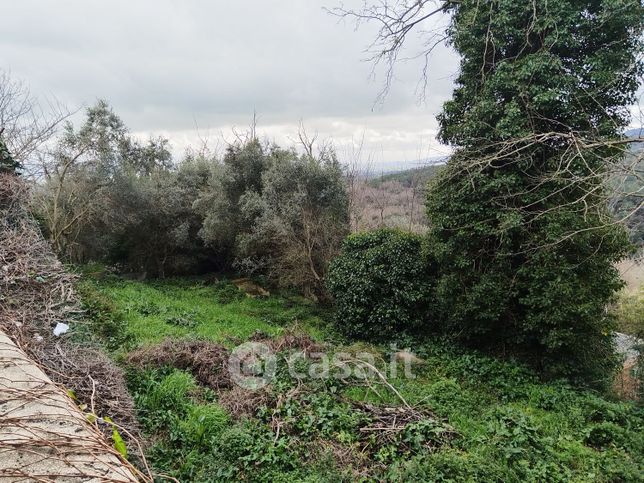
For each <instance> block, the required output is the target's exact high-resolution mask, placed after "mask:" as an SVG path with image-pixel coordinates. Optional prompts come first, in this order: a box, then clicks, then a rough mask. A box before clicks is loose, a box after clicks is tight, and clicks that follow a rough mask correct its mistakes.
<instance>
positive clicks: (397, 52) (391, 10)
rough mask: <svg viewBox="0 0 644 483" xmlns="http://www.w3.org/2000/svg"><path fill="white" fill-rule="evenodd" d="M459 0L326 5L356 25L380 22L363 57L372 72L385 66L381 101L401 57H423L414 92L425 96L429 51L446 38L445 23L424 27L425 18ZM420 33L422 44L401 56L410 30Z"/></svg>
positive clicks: (425, 24) (445, 9) (385, 1)
mask: <svg viewBox="0 0 644 483" xmlns="http://www.w3.org/2000/svg"><path fill="white" fill-rule="evenodd" d="M457 3H459V1H458V0H398V1H388V0H381V1H378V2H364V3H363V6H362V8H360V9H357V10H355V9H349V8H345V6H344V5H340V6H339V7H336V8H332V9H327V11H328V12H329V13H331V14H332V15H335V16H337V17H339V18H341V19H348V20H352V21H354V22H355V26H356V29H357V28H359V27H360V26H361V25H362V24H366V23H374V24H376V25H378V26H379V29H378V32H377V34H376V36H375V38H374V40H373V42H372V43H371V44H369V46H368V47H367V49H366V52H367V58H366V60H367V61H369V62H371V63H372V65H373V69H372V76H374V77H375V73H376V70H377V69H378V68H379V67H380V66H382V67H384V69H385V80H384V82H383V87H382V90H381V91H380V93H379V94H378V97H377V99H376V102H382V101H383V100H384V99H385V97H386V96H387V94H388V93H389V89H390V88H391V82H392V80H393V78H394V71H395V66H396V64H397V63H398V62H400V61H406V60H412V59H419V58H420V59H422V62H423V63H422V67H421V78H420V82H419V85H418V89H417V92H418V94H419V95H420V97H421V98H424V96H425V91H426V87H427V80H428V77H427V73H428V69H429V60H430V56H431V53H432V52H433V51H434V49H435V48H436V47H437V46H439V45H440V44H442V43H444V42H445V40H446V39H447V35H446V34H445V29H444V26H443V27H441V26H438V27H436V28H433V29H429V28H427V20H429V19H430V18H432V17H438V16H439V15H440V14H442V13H445V12H446V11H447V10H448V9H449V8H450V6H452V5H454V4H457ZM414 31H417V32H418V33H420V34H422V37H423V42H422V48H421V50H420V51H419V52H414V53H412V54H411V55H410V56H402V55H401V54H402V52H403V49H404V47H405V45H406V43H407V41H408V38H409V36H410V35H411V34H412V32H414Z"/></svg>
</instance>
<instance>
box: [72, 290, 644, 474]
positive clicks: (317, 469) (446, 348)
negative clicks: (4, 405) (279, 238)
mask: <svg viewBox="0 0 644 483" xmlns="http://www.w3.org/2000/svg"><path fill="white" fill-rule="evenodd" d="M83 284H87V285H86V287H85V289H83V292H82V293H83V296H84V297H85V298H86V304H87V306H88V307H89V308H92V307H94V309H93V310H94V313H93V317H92V318H93V322H92V323H91V324H90V325H89V326H88V327H89V328H90V329H91V331H93V332H94V333H95V334H97V335H96V337H97V338H98V339H100V340H102V341H103V342H102V343H104V344H106V345H107V346H109V348H110V350H111V351H112V353H113V354H116V355H126V354H127V353H130V352H132V351H133V350H134V349H136V348H139V347H141V346H148V345H150V344H156V343H158V342H160V341H162V340H164V339H166V338H168V337H169V338H182V339H184V338H185V339H190V338H194V339H202V340H209V341H212V342H216V343H219V344H221V345H222V347H227V348H228V349H231V348H232V347H234V346H235V345H236V344H237V343H239V342H242V341H246V340H248V339H249V338H253V340H257V337H258V334H261V337H263V338H264V339H262V340H273V339H271V337H279V336H280V335H282V334H284V333H285V331H288V330H290V328H291V327H292V326H293V325H294V324H295V325H296V326H297V327H299V328H300V330H305V331H307V332H309V333H311V334H312V335H313V338H314V339H315V340H317V341H322V340H324V339H326V341H327V350H328V351H331V352H336V351H337V352H350V353H355V352H357V351H363V352H365V351H366V352H371V353H374V354H375V355H377V356H379V357H380V358H381V359H382V361H383V362H384V361H389V355H390V352H391V350H392V349H391V348H389V347H382V346H374V345H368V344H364V343H359V344H353V345H351V346H346V345H342V341H341V340H337V339H335V338H334V339H331V340H333V342H332V343H329V340H330V339H329V338H328V329H327V326H326V324H325V322H324V319H325V316H324V314H323V313H320V312H319V309H316V308H313V307H311V306H310V305H308V304H307V303H302V302H301V301H298V300H297V299H288V298H281V297H270V298H267V299H250V298H246V297H240V296H239V294H238V293H237V292H234V291H233V289H232V288H231V286H230V285H229V284H226V283H225V282H218V283H216V284H209V283H207V282H204V281H195V280H190V281H186V280H170V281H165V282H158V281H157V282H154V283H144V282H133V281H120V280H110V279H108V280H103V281H95V280H91V279H86V280H85V281H84V282H83ZM88 287H89V288H88ZM184 320H185V321H190V322H189V323H188V322H182V321H184ZM412 349H413V350H414V352H415V353H416V354H417V355H418V356H419V357H421V358H422V360H423V362H422V363H420V364H416V365H414V366H413V367H412V369H413V373H414V376H415V377H414V378H405V377H404V376H403V374H402V371H399V373H398V377H390V378H389V383H390V384H391V385H392V387H393V388H395V389H396V390H397V391H398V393H399V394H398V395H397V394H395V393H394V391H393V390H392V389H391V388H389V387H387V386H385V385H383V384H379V379H378V378H377V377H375V378H372V379H366V380H365V379H361V378H358V377H350V378H346V379H343V380H337V379H323V380H319V379H309V378H304V379H294V378H293V377H291V376H290V374H289V372H288V370H287V366H286V363H285V362H284V357H282V356H285V355H287V354H288V351H285V352H283V353H282V354H280V357H278V367H277V372H276V378H275V380H274V381H273V383H272V384H271V385H270V386H268V388H267V389H265V390H263V391H258V392H254V393H251V392H248V391H247V392H244V391H241V390H239V389H238V388H237V389H235V388H224V389H213V388H210V387H207V386H203V385H201V384H200V383H199V382H198V381H197V380H196V379H195V377H194V376H193V374H192V373H191V372H189V371H184V370H180V369H177V368H175V367H170V366H163V367H154V368H144V367H138V366H137V367H135V366H128V365H127V364H126V363H125V362H123V364H125V365H126V368H127V379H128V386H129V389H130V391H131V393H132V395H133V397H134V400H135V403H136V407H137V411H138V417H139V420H140V423H141V426H142V430H143V434H144V437H145V443H146V453H147V457H148V459H149V461H150V463H151V465H152V466H153V467H154V469H155V471H156V472H158V473H159V474H165V475H169V476H172V477H175V478H178V479H179V480H180V481H191V482H192V481H194V482H212V481H240V480H241V481H267V482H268V481H271V482H272V481H284V482H286V481H288V482H291V481H310V482H324V481H329V482H331V481H334V482H335V481H392V482H393V481H499V482H501V481H503V482H509V481H517V482H519V481H535V482H537V481H539V482H541V481H580V482H581V481H606V482H609V481H610V482H613V481H615V482H619V481H624V482H631V481H642V480H643V478H642V475H644V466H643V465H642V461H641V460H642V458H641V455H642V454H644V437H643V431H642V429H644V428H643V426H644V410H643V409H642V408H641V407H638V406H637V405H635V404H632V403H626V402H619V401H613V400H611V399H610V398H608V397H605V396H601V395H600V394H597V393H593V392H589V391H582V390H579V389H576V388H574V387H572V386H570V385H568V384H567V383H566V382H565V381H559V382H550V383H547V384H546V383H543V382H542V381H540V380H539V378H538V377H537V376H536V375H535V374H534V373H533V372H531V371H530V370H529V369H527V368H525V367H523V366H521V365H518V364H515V363H512V362H507V361H506V362H502V361H498V360H495V359H493V358H489V357H485V356H482V355H478V354H475V353H471V352H469V353H468V352H460V351H457V350H455V349H454V348H453V347H451V346H450V345H449V344H447V343H445V342H443V341H426V342H424V343H422V344H417V345H416V346H413V347H412ZM121 360H122V361H125V360H126V359H125V358H121ZM312 363H313V362H312V360H311V359H304V360H302V361H301V364H303V365H304V366H305V367H304V368H303V369H304V370H305V369H306V368H307V367H308V366H310V365H311V364H312ZM381 366H382V365H379V366H378V367H381ZM238 390H239V391H241V392H233V391H238ZM231 396H233V397H232V399H235V400H236V401H239V402H240V404H241V402H244V401H252V407H251V408H250V411H241V410H238V409H237V406H235V405H231V404H230V400H231ZM404 403H408V404H409V406H410V408H406V406H405V404H404ZM387 411H390V412H389V413H388V412H387ZM391 411H393V412H396V411H398V412H399V413H397V414H400V416H396V418H397V419H395V421H397V422H395V423H392V422H391V421H394V419H390V414H393V413H391ZM403 419H404V423H400V421H401V420H403ZM383 421H386V422H387V423H386V424H392V425H395V426H396V427H397V428H398V429H397V430H396V431H393V430H392V431H389V432H388V431H385V430H382V429H376V430H374V429H373V428H378V426H379V425H382V424H383V423H382V422H383ZM160 479H161V478H160Z"/></svg>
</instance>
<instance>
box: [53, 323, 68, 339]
mask: <svg viewBox="0 0 644 483" xmlns="http://www.w3.org/2000/svg"><path fill="white" fill-rule="evenodd" d="M68 330H69V325H67V324H63V323H62V322H58V323H57V324H56V327H54V335H55V336H59V335H62V334H64V333H65V332H67V331H68Z"/></svg>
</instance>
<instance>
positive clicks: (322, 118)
mask: <svg viewBox="0 0 644 483" xmlns="http://www.w3.org/2000/svg"><path fill="white" fill-rule="evenodd" d="M359 1H360V0H357V2H358V3H359ZM334 4H335V0H326V1H319V0H299V1H293V0H262V1H259V0H257V1H241V2H231V1H221V0H217V1H205V0H204V1H197V0H192V1H181V2H179V1H172V0H161V1H159V0H156V1H155V0H146V1H144V0H138V1H129V2H126V1H122V0H119V1H111V2H99V1H97V0H95V1H88V0H60V1H56V2H51V1H48V0H21V1H19V2H18V1H15V2H7V4H6V5H3V17H4V18H5V19H8V20H9V21H5V22H4V26H3V30H2V32H1V33H0V58H1V59H3V60H2V63H1V64H0V67H2V68H4V69H10V70H11V71H12V73H13V75H14V76H16V77H19V78H22V79H24V80H25V81H26V82H28V83H29V84H30V85H31V86H32V90H33V92H34V93H35V94H39V95H47V96H56V97H57V98H58V99H60V100H61V101H63V102H65V103H66V104H68V105H69V106H70V107H74V106H78V105H81V104H90V103H92V102H93V101H94V100H95V99H96V98H105V99H107V100H108V101H109V102H110V103H111V104H112V105H113V106H114V108H115V110H116V111H117V112H118V113H119V114H120V115H121V116H122V117H123V119H124V120H125V121H126V123H127V124H128V125H129V126H130V127H131V128H132V129H133V130H135V131H137V132H141V133H158V132H163V133H165V134H166V135H168V136H169V137H170V138H173V137H176V138H177V140H176V142H175V144H176V145H181V144H182V143H184V141H180V139H184V140H185V139H186V136H185V133H186V132H188V131H190V130H194V127H195V121H196V122H197V124H198V125H199V126H200V127H204V128H212V129H215V130H220V129H225V128H226V127H227V126H228V127H229V126H232V125H240V124H241V125H244V124H246V123H247V122H248V119H249V118H250V116H251V115H252V112H253V110H257V111H258V112H259V113H260V115H261V121H262V124H263V125H265V126H266V128H267V130H268V131H269V132H281V131H283V130H284V129H285V127H284V126H290V127H292V126H295V125H296V124H297V122H298V121H299V119H301V118H303V119H305V120H307V124H309V125H315V124H316V123H317V124H318V126H317V129H318V130H319V131H320V132H325V133H328V134H329V135H331V134H332V135H333V136H336V137H338V138H341V139H350V138H351V137H352V136H354V135H355V134H356V132H357V131H360V130H362V131H363V132H367V131H373V132H374V133H378V135H376V136H375V138H379V139H381V141H382V142H383V143H385V142H392V143H393V145H395V146H397V147H396V150H397V151H396V152H397V153H399V154H400V155H401V154H402V152H403V151H404V149H403V148H404V146H406V144H405V143H408V144H409V146H407V147H408V148H409V150H410V151H411V150H413V148H414V146H413V145H412V144H416V145H417V144H418V143H420V142H421V141H420V140H415V139H414V137H415V136H418V135H419V133H422V132H424V131H426V130H432V129H435V128H436V123H435V120H434V115H435V113H437V112H438V110H439V109H440V105H441V103H442V102H443V101H444V100H445V99H446V98H447V97H448V96H449V94H450V92H451V88H452V87H451V86H452V81H451V78H452V76H453V74H454V73H455V71H456V69H457V61H456V57H455V55H454V54H453V53H451V52H450V51H449V50H447V49H446V48H441V49H439V50H438V51H437V52H436V54H435V55H434V57H433V59H432V69H431V71H430V88H429V91H428V98H427V102H426V104H424V105H420V106H419V105H418V104H417V98H416V96H415V94H414V89H415V87H416V83H417V81H418V75H419V68H420V65H419V63H418V62H410V63H408V64H401V65H400V67H399V69H398V71H397V78H396V81H395V83H394V86H393V89H392V91H391V92H390V94H389V96H388V98H387V99H386V102H385V104H384V105H383V106H377V108H376V109H375V110H374V111H372V107H373V103H374V101H375V99H376V96H377V94H378V92H379V90H380V88H381V87H382V85H381V83H380V82H379V81H378V80H376V81H375V82H370V81H369V80H368V77H369V72H370V69H371V66H370V65H369V64H367V63H365V62H363V61H362V59H363V58H364V53H363V50H364V48H365V46H366V45H367V44H368V43H369V41H370V40H371V35H372V34H373V30H371V29H370V28H369V27H367V28H365V29H361V30H359V31H358V32H355V31H354V29H353V26H352V25H350V24H345V23H342V22H338V21H337V19H336V18H334V17H331V16H330V15H328V14H327V13H325V12H324V11H323V9H322V7H323V6H325V5H326V6H334ZM412 42H413V40H412ZM417 43H418V42H417ZM332 121H335V122H336V126H340V127H337V128H331V125H332V124H333V122H332ZM342 126H344V127H342ZM313 127H314V128H316V126H313ZM394 141H395V142H394ZM401 143H402V144H401ZM390 155H391V156H395V155H396V153H393V152H392V153H390Z"/></svg>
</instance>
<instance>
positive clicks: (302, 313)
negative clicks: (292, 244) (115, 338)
mask: <svg viewBox="0 0 644 483" xmlns="http://www.w3.org/2000/svg"><path fill="white" fill-rule="evenodd" d="M81 291H82V292H83V294H84V295H85V299H86V303H87V301H88V299H90V298H91V299H92V300H95V299H96V298H102V299H106V300H107V301H109V304H110V305H111V310H112V311H113V312H114V313H117V314H119V317H120V318H121V319H122V321H123V322H124V326H125V327H124V330H125V332H126V334H125V336H126V337H127V338H128V339H129V340H133V341H134V344H136V345H149V344H154V343H158V342H161V341H162V340H164V339H167V338H195V337H196V338H201V339H206V340H211V341H215V342H219V343H222V344H223V345H225V346H228V347H232V346H235V345H237V344H239V343H240V342H242V341H245V340H247V339H248V338H249V337H250V336H252V335H253V334H254V333H256V332H257V331H260V332H263V333H265V334H267V335H270V336H275V335H278V334H280V333H281V332H282V331H283V330H284V326H286V325H292V324H298V325H299V326H301V327H302V328H304V329H305V330H307V331H308V332H310V333H311V334H312V335H313V336H314V337H318V338H319V337H321V335H322V332H321V330H320V327H322V326H323V325H324V322H323V321H322V319H320V317H318V316H317V315H316V314H315V309H314V308H312V307H311V306H309V305H304V304H302V301H301V299H298V298H297V297H294V298H293V299H295V300H296V302H293V299H285V298H282V297H270V298H266V299H253V298H250V297H246V296H245V295H244V294H243V293H241V292H239V291H238V289H237V288H236V287H234V286H233V285H232V284H229V283H227V282H219V283H216V284H209V283H206V282H199V281H197V282H195V281H188V280H182V279H174V280H166V281H156V282H150V283H144V282H138V281H128V280H115V279H108V280H105V281H95V280H91V279H90V280H85V281H83V283H82V285H81ZM298 302H299V303H298Z"/></svg>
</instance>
